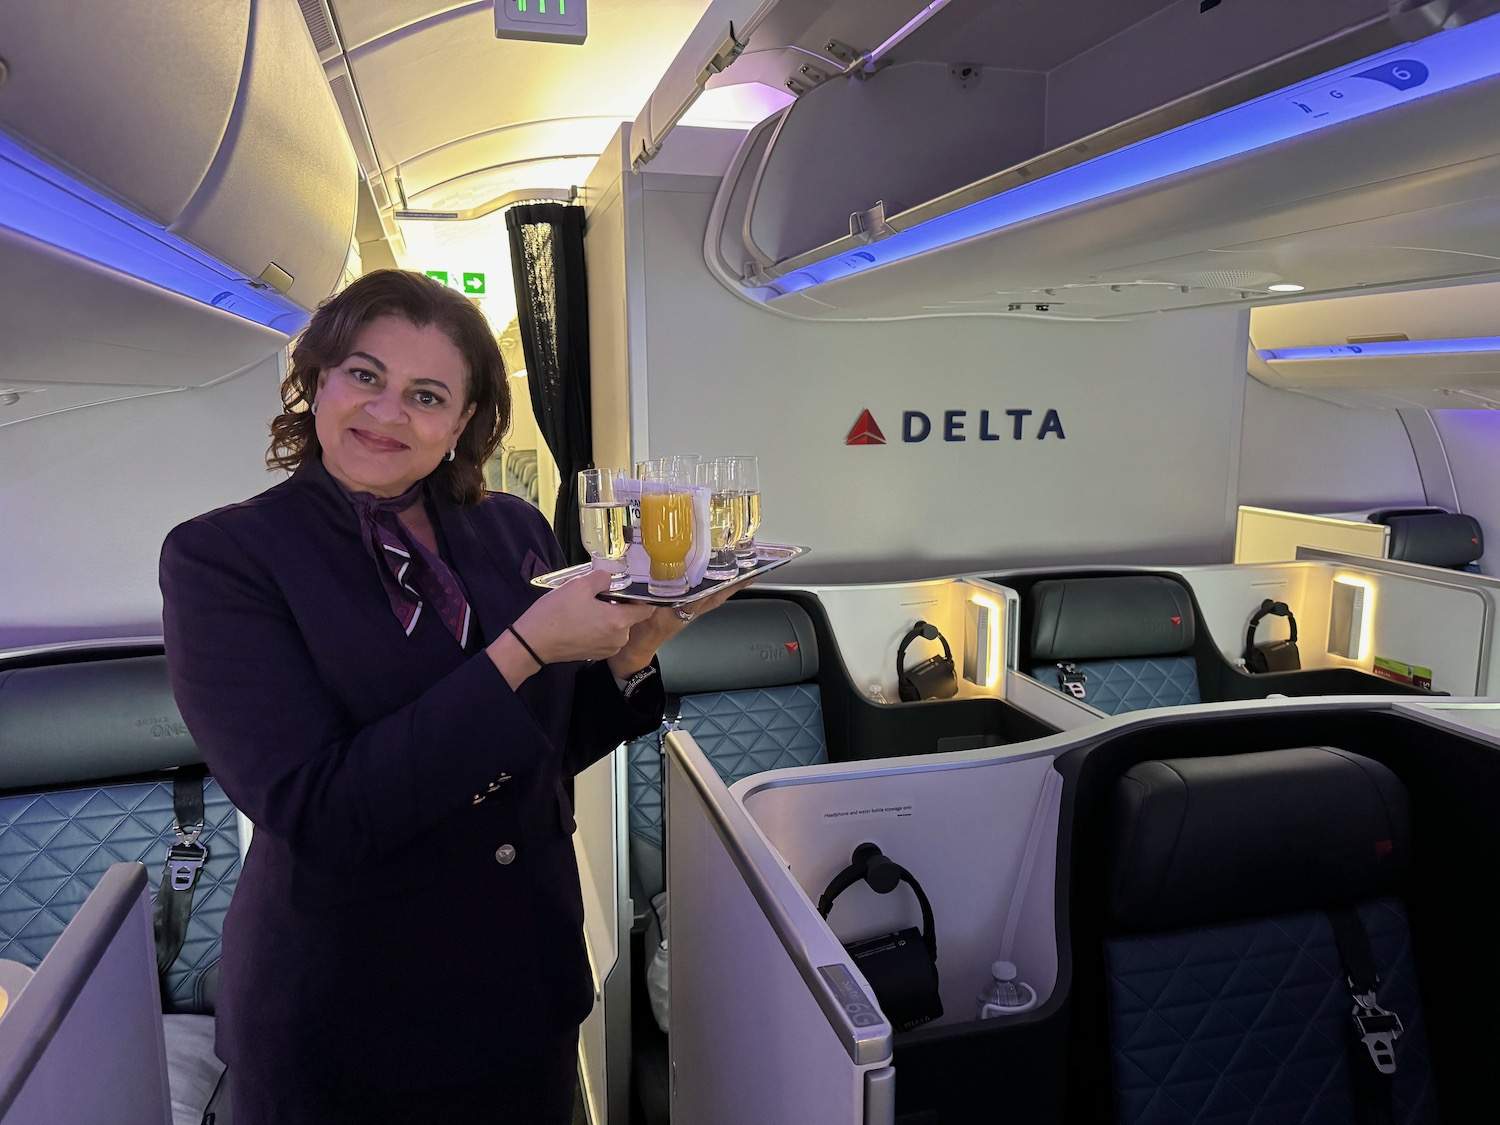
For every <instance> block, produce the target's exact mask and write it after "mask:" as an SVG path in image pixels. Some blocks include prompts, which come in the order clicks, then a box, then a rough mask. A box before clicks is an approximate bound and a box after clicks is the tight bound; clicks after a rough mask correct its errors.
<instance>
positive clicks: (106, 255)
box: [0, 133, 308, 335]
mask: <svg viewBox="0 0 1500 1125" xmlns="http://www.w3.org/2000/svg"><path fill="white" fill-rule="evenodd" d="M0 200H3V201H4V202H3V203H0V227H6V228H9V229H10V230H13V231H17V232H18V233H20V234H23V235H26V236H28V237H30V238H34V239H37V240H38V241H40V242H44V243H46V244H47V245H49V246H55V247H57V248H59V249H61V250H66V251H68V252H69V253H71V254H76V255H77V256H79V257H81V258H85V259H87V260H88V261H90V262H94V263H97V264H98V265H101V266H107V267H108V268H110V269H113V270H118V271H119V272H120V273H124V274H127V275H129V276H131V277H135V278H139V279H140V280H142V281H146V282H149V283H150V284H152V285H155V286H157V287H158V288H161V289H166V290H168V291H170V292H172V293H177V294H179V295H180V296H183V297H187V298H190V299H191V300H194V301H198V302H200V303H201V304H205V305H211V306H213V307H214V308H217V309H221V310H223V311H224V312H228V313H232V314H234V315H235V316H238V317H242V318H243V319H245V320H249V321H253V322H254V323H256V324H263V325H265V326H266V327H268V328H274V329H275V330H277V331H278V332H285V333H287V334H288V335H290V334H292V333H295V332H297V331H299V330H300V329H301V328H302V326H303V325H304V324H306V323H307V319H308V313H307V312H306V311H305V310H303V309H301V308H298V307H297V306H296V305H295V304H293V303H292V302H291V301H289V300H287V299H286V298H284V297H282V296H281V294H279V293H277V292H275V291H274V290H268V289H261V288H259V287H258V286H257V285H256V284H252V283H251V282H250V281H249V280H248V279H247V278H245V277H244V276H243V275H242V274H240V273H239V272H238V271H236V270H233V269H231V268H230V267H228V266H225V265H222V264H221V263H219V262H216V261H214V259H212V258H211V257H209V256H208V255H206V254H204V253H203V251H201V250H199V249H198V248H197V247H195V246H193V245H192V244H191V243H189V242H187V241H185V240H183V239H181V238H178V237H177V236H176V235H174V234H172V233H170V232H169V231H167V230H166V229H164V228H163V227H161V226H158V225H157V224H155V223H152V222H150V221H149V220H147V219H143V218H142V217H141V216H139V215H137V214H135V213H133V212H132V211H130V210H129V209H127V208H125V207H122V206H121V205H120V204H118V203H116V202H115V201H114V200H112V199H109V198H107V197H105V196H104V195H101V194H100V193H99V192H97V191H95V190H94V189H93V188H91V187H89V186H87V185H86V184H83V183H81V182H80V181H78V180H75V179H73V178H72V177H70V176H68V175H67V174H66V173H64V172H61V171H59V170H58V169H56V168H53V167H52V166H51V165H49V164H47V163H46V162H45V161H43V160H41V159H39V158H38V157H36V156H35V155H33V154H32V153H30V152H28V151H27V150H26V149H25V148H23V147H22V146H21V145H19V144H17V143H16V142H15V141H13V140H11V139H10V138H9V137H7V136H5V135H4V134H3V133H0Z"/></svg>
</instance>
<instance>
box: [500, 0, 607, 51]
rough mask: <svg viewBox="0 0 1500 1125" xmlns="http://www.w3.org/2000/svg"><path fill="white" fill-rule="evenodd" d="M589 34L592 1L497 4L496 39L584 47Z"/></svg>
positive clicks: (503, 0) (529, 0)
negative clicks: (589, 7)
mask: <svg viewBox="0 0 1500 1125" xmlns="http://www.w3.org/2000/svg"><path fill="white" fill-rule="evenodd" d="M588 33H589V9H588V0H495V38H496V39H529V40H533V41H535V42H539V43H582V42H583V41H584V39H586V38H587V37H588Z"/></svg>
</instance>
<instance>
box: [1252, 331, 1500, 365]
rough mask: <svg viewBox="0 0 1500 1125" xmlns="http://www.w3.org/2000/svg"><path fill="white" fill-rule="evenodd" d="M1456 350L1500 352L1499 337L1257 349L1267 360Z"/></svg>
mask: <svg viewBox="0 0 1500 1125" xmlns="http://www.w3.org/2000/svg"><path fill="white" fill-rule="evenodd" d="M1454 352H1500V336H1470V337H1467V338H1465V339H1454V340H1376V341H1372V342H1371V343H1368V344H1325V345H1321V346H1319V347H1312V348H1258V349H1256V353H1255V354H1256V355H1258V356H1260V358H1261V359H1264V360H1267V361H1269V360H1273V359H1275V360H1298V359H1338V358H1340V357H1343V356H1354V355H1364V356H1383V355H1446V354H1450V353H1454Z"/></svg>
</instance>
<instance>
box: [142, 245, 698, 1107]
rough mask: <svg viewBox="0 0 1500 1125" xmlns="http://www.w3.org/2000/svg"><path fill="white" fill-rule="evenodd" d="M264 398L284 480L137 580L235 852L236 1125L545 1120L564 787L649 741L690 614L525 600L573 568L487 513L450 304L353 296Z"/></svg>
mask: <svg viewBox="0 0 1500 1125" xmlns="http://www.w3.org/2000/svg"><path fill="white" fill-rule="evenodd" d="M281 399H282V405H283V413H282V414H281V415H280V416H279V417H277V418H276V419H275V420H274V421H273V422H272V425H271V433H272V444H271V450H270V453H269V455H268V458H267V460H268V463H269V465H270V466H271V467H273V468H281V469H289V470H292V475H291V476H290V478H289V479H287V480H285V481H283V482H282V483H280V484H277V485H276V486H275V487H273V488H271V489H269V490H268V491H266V492H264V493H261V494H260V495H259V496H256V497H254V498H253V499H250V500H247V501H245V502H244V503H240V504H235V505H232V506H230V507H227V508H221V509H219V510H218V511H214V512H210V513H208V514H206V515H202V516H199V517H197V518H196V519H193V520H189V521H188V522H187V523H184V524H182V525H181V526H179V527H177V528H176V529H174V530H173V531H172V532H171V534H170V535H169V536H168V537H167V540H166V543H165V545H164V547H163V551H162V560H161V584H162V592H163V596H164V602H165V609H164V619H165V633H166V650H167V660H168V665H169V667H170V670H171V675H172V685H173V691H174V693H175V695H176V697H177V702H178V704H179V705H180V707H181V710H182V714H183V717H184V718H185V719H186V721H187V724H188V728H189V729H190V730H191V732H192V734H193V736H194V738H195V739H196V741H197V744H198V746H199V748H200V749H201V750H202V753H203V757H204V759H205V760H206V761H207V762H208V765H209V766H210V768H211V769H212V770H213V773H214V775H215V777H217V778H218V779H219V781H220V783H221V784H222V785H223V787H224V790H225V792H226V793H227V794H228V795H229V797H230V799H231V800H233V802H234V803H235V805H236V806H237V807H238V808H239V809H241V810H242V811H243V812H244V813H245V814H246V815H247V816H248V817H249V818H250V820H251V821H253V822H254V825H255V830H254V835H253V840H252V843H251V846H250V850H249V854H248V856H247V858H246V860H245V864H244V869H243V871H242V873H241V875H240V877H239V881H238V885H237V886H236V889H235V893H234V898H233V902H232V904H231V906H230V908H229V913H228V916H227V918H226V919H225V923H224V939H223V949H224V952H223V961H222V965H221V970H220V983H219V992H218V1000H217V1010H218V1043H217V1049H218V1053H219V1055H220V1057H221V1058H223V1059H224V1060H225V1061H226V1062H227V1063H228V1065H229V1074H230V1078H231V1082H232V1090H233V1099H234V1112H235V1118H236V1121H237V1122H238V1123H239V1125H270V1123H275V1125H290V1123H302V1122H307V1123H312V1122H317V1123H319V1125H328V1123H335V1122H350V1123H354V1122H359V1123H360V1125H369V1123H371V1122H385V1121H390V1122H403V1123H408V1122H412V1121H451V1122H460V1121H485V1122H525V1123H527V1125H543V1123H551V1122H559V1123H563V1122H568V1121H569V1120H570V1119H571V1112H572V1099H573V1088H574V1075H575V1072H576V1060H577V1029H578V1025H579V1023H580V1021H581V1020H582V1019H583V1017H584V1016H585V1015H586V1014H587V1013H588V1011H589V1009H590V1006H591V1004H592V996H593V991H592V984H591V981H590V978H589V970H588V964H587V961H586V959H585V954H584V946H583V937H582V922H583V905H582V897H581V894H580V891H579V881H578V872H577V867H576V864H575V861H574V856H573V845H572V840H571V838H570V836H571V833H572V831H573V820H572V813H571V808H570V805H569V801H568V797H567V795H566V792H565V789H564V781H565V779H567V778H568V777H571V776H572V775H573V774H575V773H577V772H578V771H579V770H581V769H583V768H584V767H585V766H587V765H589V764H590V763H591V762H594V761H596V760H597V759H599V758H600V757H602V756H604V755H606V754H608V753H609V752H610V751H611V750H612V749H613V748H614V747H615V746H616V745H617V744H618V743H620V742H621V741H622V740H626V739H629V738H633V737H636V736H638V735H641V734H644V733H646V732H648V731H650V730H653V729H655V728H656V726H657V724H658V722H659V721H660V718H661V711H662V706H663V694H662V689H661V684H660V679H659V677H658V676H657V674H656V666H655V660H654V658H655V654H656V650H657V648H658V647H659V646H660V645H661V644H662V643H663V642H664V641H665V640H666V639H667V638H669V637H670V636H672V635H673V634H674V633H676V632H678V631H679V630H681V629H682V628H683V627H684V625H685V624H686V622H687V620H689V619H690V618H691V617H692V614H691V613H690V612H688V611H686V610H681V611H679V610H673V609H653V608H651V607H645V606H639V605H619V604H612V603H607V602H602V601H599V600H597V598H596V595H597V594H598V593H600V592H601V591H603V590H605V589H606V588H607V586H608V583H609V576H608V575H607V574H597V575H596V574H594V573H589V574H587V575H585V576H583V577H580V578H577V579H575V580H574V581H572V582H569V583H568V584H566V585H565V586H562V587H561V588H559V589H556V590H551V591H545V592H544V591H543V590H541V589H540V588H538V587H535V586H532V585H531V584H530V579H531V578H532V577H534V576H535V575H537V574H540V573H543V572H546V571H550V570H555V569H558V568H560V567H562V566H564V565H566V564H565V560H564V558H563V555H562V552H561V549H560V548H559V546H558V544H557V541H556V539H555V538H554V537H553V535H552V532H551V530H550V528H549V527H548V525H547V523H546V521H545V520H544V519H543V518H542V516H541V514H540V513H538V512H537V511H536V510H535V509H534V508H532V507H531V506H530V505H528V504H527V503H525V502H524V501H522V500H520V499H518V498H516V497H512V496H507V495H501V494H488V493H486V491H485V487H484V477H483V466H484V464H485V462H486V461H487V460H488V459H489V458H490V456H491V455H492V454H493V453H494V451H495V449H496V448H497V447H498V445H499V443H500V439H501V436H502V435H503V433H504V432H505V428H506V425H507V423H508V422H509V418H510V400H509V394H508V390H507V387H506V379H505V372H504V369H503V365H502V362H501V359H500V353H499V349H498V348H497V346H496V344H495V341H494V338H493V336H492V335H491V333H490V330H489V326H488V325H487V324H486V322H485V320H484V318H483V316H482V315H481V314H480V313H479V311H478V310H477V309H476V308H475V307H474V306H473V305H472V304H471V303H470V302H469V301H468V299H467V298H465V297H463V296H462V295H460V294H458V293H455V292H453V291H452V290H449V289H447V288H445V287H443V286H441V285H439V284H437V283H436V282H434V281H432V280H430V279H428V278H426V277H423V276H421V275H419V274H414V273H408V272H403V271H397V270H384V271H380V272H377V273H372V274H369V275H366V276H365V277H362V278H360V279H359V280H357V281H355V282H354V283H353V284H351V285H350V286H348V287H347V288H346V289H344V290H343V291H342V292H341V293H339V294H338V295H336V296H334V297H332V298H330V299H329V300H328V301H326V302H325V303H324V304H323V305H322V306H321V307H320V308H319V309H318V311H317V312H316V313H315V314H314V316H313V318H312V321H311V323H310V324H309V325H308V327H307V329H306V331H305V332H304V333H303V334H302V336H301V338H300V339H299V340H298V342H297V344H296V346H295V348H294V350H293V352H292V358H291V364H290V369H289V372H288V375H287V377H286V379H285V381H284V382H283V383H282V387H281ZM719 600H722V598H718V599H711V600H708V601H706V602H705V603H703V604H702V610H706V609H711V608H713V607H714V605H716V604H717V602H718V601H719ZM702 610H700V611H702Z"/></svg>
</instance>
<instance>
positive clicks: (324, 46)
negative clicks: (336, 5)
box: [297, 0, 343, 62]
mask: <svg viewBox="0 0 1500 1125" xmlns="http://www.w3.org/2000/svg"><path fill="white" fill-rule="evenodd" d="M297 6H298V7H300V8H301V9H302V20H303V22H304V23H306V24H307V30H308V31H309V32H311V33H312V41H313V46H314V47H316V48H317V49H318V57H319V58H320V59H323V61H324V62H327V61H328V60H327V59H326V58H324V55H326V54H327V53H328V52H330V51H331V52H333V53H334V54H342V53H343V46H342V45H341V44H340V43H339V37H338V35H337V34H336V33H335V32H334V30H333V14H332V13H331V12H329V10H328V0H297Z"/></svg>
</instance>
